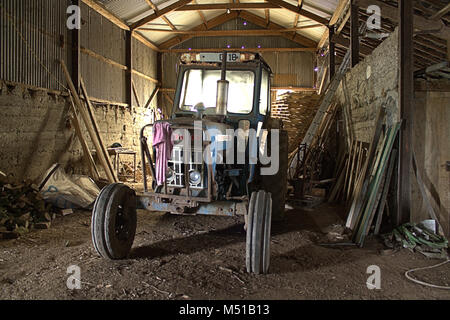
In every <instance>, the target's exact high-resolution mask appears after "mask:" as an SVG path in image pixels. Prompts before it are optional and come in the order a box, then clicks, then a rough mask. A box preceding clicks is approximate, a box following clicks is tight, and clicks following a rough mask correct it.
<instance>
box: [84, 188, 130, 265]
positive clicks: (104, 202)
mask: <svg viewBox="0 0 450 320" xmlns="http://www.w3.org/2000/svg"><path fill="white" fill-rule="evenodd" d="M136 224H137V216H136V193H135V192H134V190H132V189H130V188H129V187H127V186H125V185H124V184H118V183H117V184H111V185H109V186H106V187H105V188H104V189H103V190H102V191H101V192H100V195H99V196H98V198H97V200H96V201H95V204H94V208H93V211H92V222H91V233H92V242H93V244H94V248H95V250H96V251H97V252H98V254H99V255H100V256H102V257H103V258H106V259H111V260H120V259H125V258H126V257H127V256H128V254H129V253H130V251H131V246H132V245H133V241H134V237H135V234H136Z"/></svg>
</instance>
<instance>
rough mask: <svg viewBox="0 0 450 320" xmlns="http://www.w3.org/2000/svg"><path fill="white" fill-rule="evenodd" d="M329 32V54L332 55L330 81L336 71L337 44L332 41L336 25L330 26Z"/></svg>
mask: <svg viewBox="0 0 450 320" xmlns="http://www.w3.org/2000/svg"><path fill="white" fill-rule="evenodd" d="M328 30H329V31H328V34H329V36H328V39H329V40H328V41H329V43H330V50H329V55H330V57H329V63H330V69H329V70H330V81H331V80H332V79H333V77H334V74H335V73H336V56H335V54H336V46H335V44H334V42H333V41H331V39H332V38H333V35H334V26H330V27H329V28H328Z"/></svg>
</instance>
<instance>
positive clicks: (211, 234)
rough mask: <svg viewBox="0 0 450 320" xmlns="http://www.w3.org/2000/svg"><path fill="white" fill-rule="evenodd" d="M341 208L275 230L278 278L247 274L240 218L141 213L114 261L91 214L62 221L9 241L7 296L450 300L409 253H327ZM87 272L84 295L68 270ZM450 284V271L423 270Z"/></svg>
mask: <svg viewBox="0 0 450 320" xmlns="http://www.w3.org/2000/svg"><path fill="white" fill-rule="evenodd" d="M337 211H338V208H336V207H330V206H328V205H325V206H323V207H321V208H320V209H319V210H316V211H302V210H298V209H297V210H291V211H290V212H289V213H288V221H287V223H283V224H275V225H274V230H273V233H274V235H273V241H272V261H271V272H270V274H269V275H259V276H256V275H248V274H246V273H245V270H244V263H245V261H244V253H245V233H244V231H243V224H242V221H241V220H240V219H237V218H236V219H232V218H220V217H202V216H200V217H180V216H172V215H162V214H150V213H146V212H140V213H139V217H138V231H137V236H136V240H135V243H134V249H133V251H132V255H131V258H130V259H129V260H126V261H113V262H112V261H106V260H103V259H101V258H99V257H98V256H97V254H96V253H95V252H94V249H93V247H92V244H91V239H90V227H89V226H90V213H89V212H77V213H75V214H73V215H71V216H67V217H64V218H58V219H57V221H56V222H55V223H54V224H53V226H52V228H51V229H50V230H45V231H36V232H33V233H31V234H29V235H27V236H25V237H22V238H21V239H18V240H13V241H3V242H0V299H450V292H448V290H447V291H445V290H438V289H430V288H426V287H423V286H420V285H417V284H414V283H412V282H409V281H408V280H407V279H406V278H405V277H404V273H405V271H407V270H408V269H411V268H415V267H421V266H428V265H432V264H436V263H437V262H439V261H435V260H427V259H426V258H425V257H423V256H421V255H420V254H414V253H411V252H409V251H407V250H402V251H399V252H396V253H394V254H392V255H381V254H380V253H379V249H381V248H382V246H381V245H380V244H379V243H378V242H377V241H375V240H373V241H370V242H369V243H368V245H367V247H366V248H364V249H358V248H353V247H347V248H340V249H339V248H329V247H323V246H319V245H318V243H319V242H321V241H323V238H324V237H323V231H324V230H325V229H324V228H325V227H326V226H328V225H331V224H333V223H336V222H340V219H339V217H338V216H337V214H336V212H337ZM70 265H78V266H79V267H80V268H81V281H82V289H81V290H75V291H70V290H68V289H67V287H66V280H67V277H68V275H67V268H68V267H69V266H70ZM370 265H378V266H379V267H380V268H381V287H382V288H381V290H368V289H367V287H366V280H367V278H368V276H369V275H368V274H366V271H367V267H368V266H370ZM416 276H417V277H419V278H421V279H422V280H427V281H431V282H433V283H436V284H440V285H449V284H450V264H447V265H446V266H443V267H441V268H439V269H437V270H433V271H431V272H418V273H416Z"/></svg>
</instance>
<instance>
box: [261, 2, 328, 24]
mask: <svg viewBox="0 0 450 320" xmlns="http://www.w3.org/2000/svg"><path fill="white" fill-rule="evenodd" d="M267 2H269V3H271V4H274V5H277V6H280V7H282V8H284V9H287V10H289V11H291V12H294V13H298V14H299V15H301V16H304V17H306V18H308V19H311V20H313V21H316V22H318V23H320V24H323V25H328V20H327V19H325V18H322V17H320V16H318V15H316V14H314V13H312V12H309V11H307V10H305V9H303V8H300V7H298V6H294V5H292V4H290V3H288V2H286V1H283V0H267Z"/></svg>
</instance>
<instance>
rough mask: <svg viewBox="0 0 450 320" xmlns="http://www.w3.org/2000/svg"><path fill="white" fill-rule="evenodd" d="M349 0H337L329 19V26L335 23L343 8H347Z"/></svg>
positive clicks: (342, 12) (343, 10)
mask: <svg viewBox="0 0 450 320" xmlns="http://www.w3.org/2000/svg"><path fill="white" fill-rule="evenodd" d="M349 1H350V0H339V3H338V5H337V7H336V10H335V11H334V13H333V16H332V17H331V19H330V26H333V25H335V24H336V23H337V22H338V21H339V19H340V18H341V17H342V15H343V14H344V12H345V8H347V5H348V4H349Z"/></svg>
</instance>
